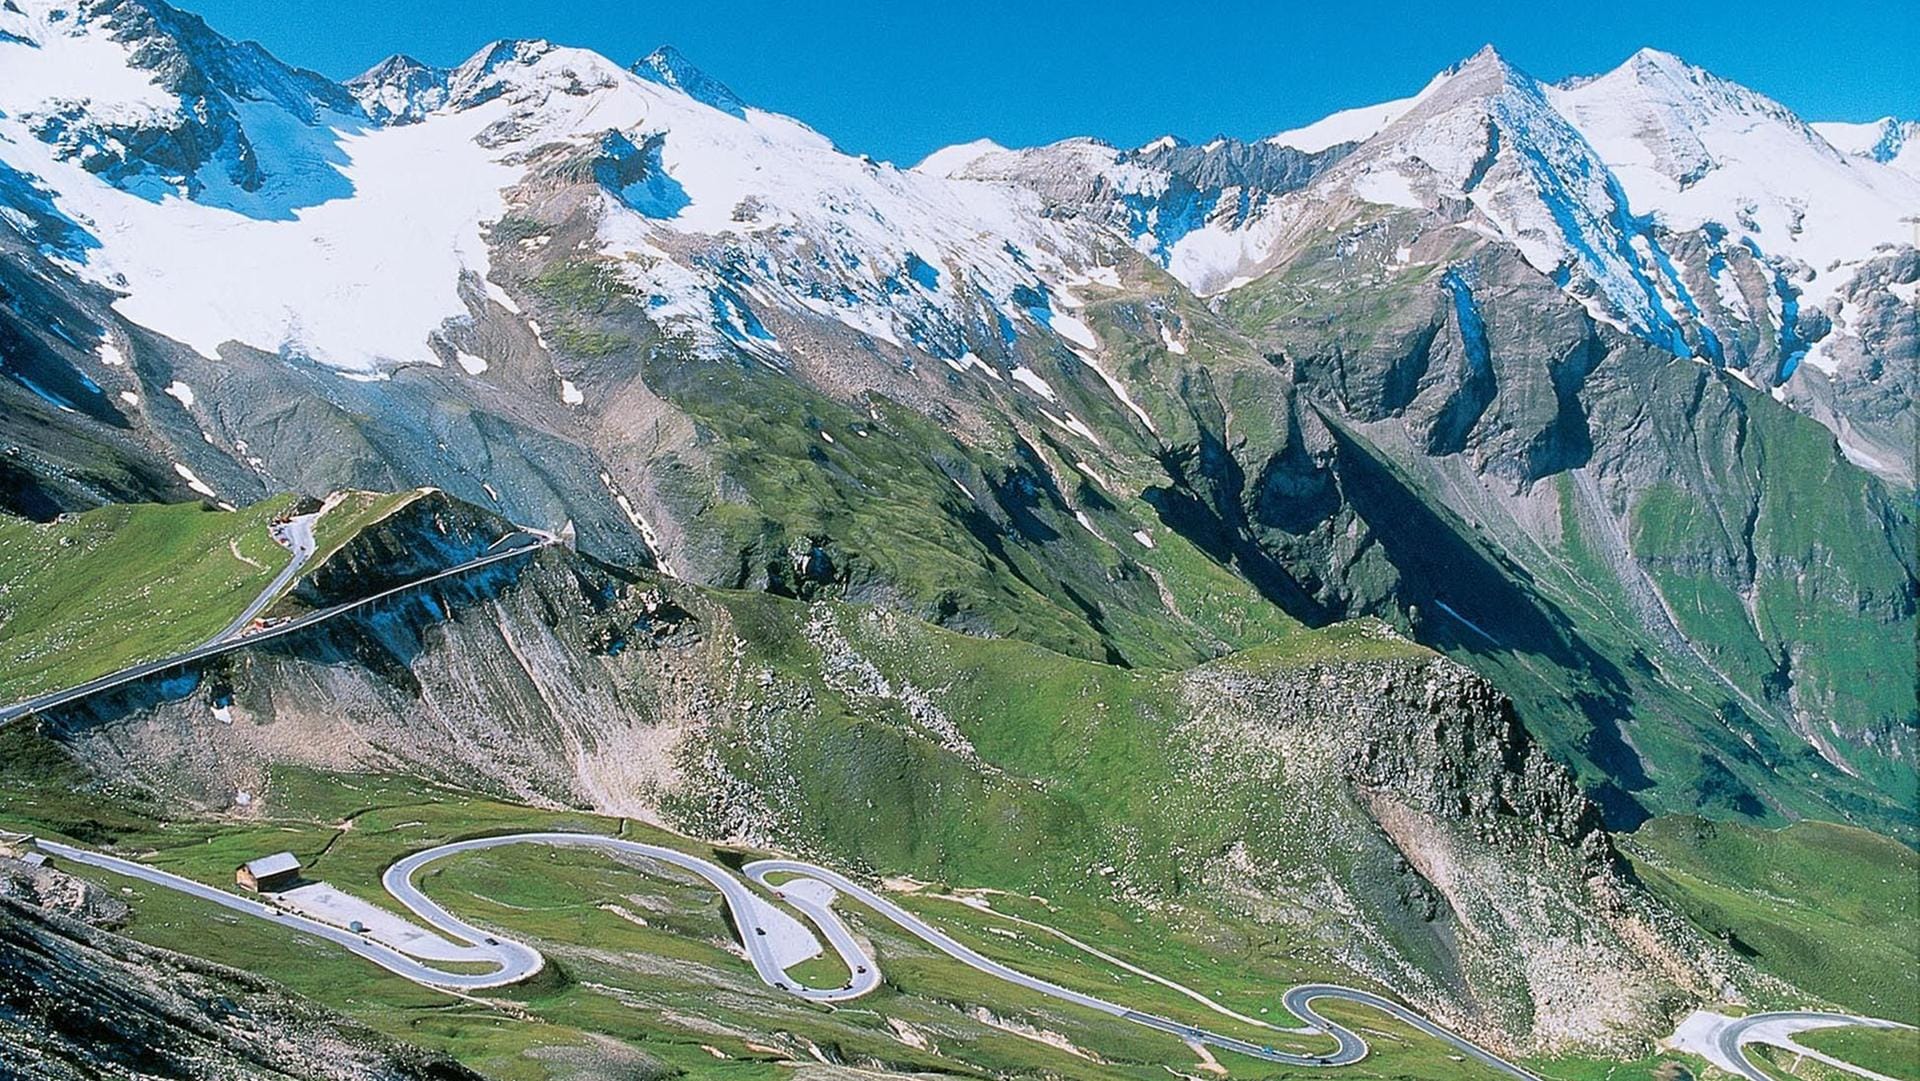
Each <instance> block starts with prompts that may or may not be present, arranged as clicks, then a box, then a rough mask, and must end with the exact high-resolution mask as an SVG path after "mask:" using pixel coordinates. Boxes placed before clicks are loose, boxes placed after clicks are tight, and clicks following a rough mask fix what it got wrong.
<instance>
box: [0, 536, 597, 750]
mask: <svg viewBox="0 0 1920 1081" xmlns="http://www.w3.org/2000/svg"><path fill="white" fill-rule="evenodd" d="M557 543H559V541H558V540H557V539H555V538H553V537H539V536H535V535H533V534H531V533H509V534H507V535H506V536H505V537H502V538H500V539H499V540H498V541H495V542H494V544H493V546H492V547H491V548H489V549H488V550H487V551H486V552H485V553H483V554H481V555H478V556H475V557H474V558H472V559H469V560H467V561H466V562H464V563H457V564H455V565H453V566H451V567H448V568H446V569H445V570H441V571H436V572H435V573H433V574H430V575H427V576H426V577H424V578H417V579H415V580H413V581H411V582H406V583H403V584H401V585H397V586H394V587H392V588H391V589H383V590H381V591H380V592H378V593H375V594H373V595H372V596H370V597H362V598H360V599H359V600H356V601H348V602H346V603H344V604H336V605H334V606H332V607H331V608H322V609H319V610H317V611H313V612H308V613H307V614H305V615H303V616H299V617H297V618H294V619H290V620H288V621H287V622H285V623H282V624H280V625H278V626H274V627H268V628H266V629H265V630H261V631H256V632H255V633H253V634H249V635H246V636H245V637H241V638H217V639H215V640H213V641H211V642H208V643H207V644H205V645H202V646H196V647H195V648H193V649H190V650H187V651H186V652H184V653H176V654H174V655H173V656H171V657H161V658H160V659H158V660H152V661H143V662H142V663H140V664H136V665H132V666H130V667H127V668H122V669H121V670H119V671H118V672H110V673H108V674H106V675H104V676H100V677H98V678H95V679H90V680H88V681H87V682H85V683H82V684H79V685H78V686H74V687H68V688H66V689H65V690H59V691H49V692H47V693H46V694H43V695H39V696H37V697H34V698H29V699H27V700H26V701H24V702H16V703H14V704H13V705H10V706H4V707H0V724H6V723H7V722H9V721H13V720H17V719H19V718H21V717H24V716H26V715H27V714H29V713H37V712H39V711H41V710H46V709H53V708H54V707H56V706H63V705H66V704H67V703H69V702H74V701H78V700H79V699H82V698H85V697H87V696H88V695H91V694H98V693H100V692H101V691H106V690H111V689H113V688H115V687H119V686H122V685H124V684H127V683H132V682H133V681H135V680H139V679H144V678H146V677H147V676H151V675H156V674H158V673H161V672H165V671H167V670H168V669H171V668H178V667H180V666H181V665H183V664H191V663H192V662H194V661H199V660H205V659H206V658H208V657H213V656H217V655H219V654H221V653H225V652H227V651H229V650H234V649H239V648H241V647H243V646H250V645H254V644H255V643H258V642H264V641H266V640H268V639H270V638H278V637H280V636H281V635H284V634H292V633H294V632H295V631H299V630H304V629H306V628H307V627H311V626H313V625H314V624H316V623H322V622H325V621H326V620H329V619H332V618H334V617H335V616H339V615H344V614H346V613H348V612H351V611H353V610H354V609H356V608H361V607H364V606H366V605H369V604H373V603H374V602H376V601H381V600H385V599H386V598H388V597H391V596H393V595H394V594H396V593H404V592H406V591H407V590H409V589H418V588H419V587H421V586H425V585H431V584H433V583H434V582H438V581H440V580H441V579H443V578H451V577H453V576H454V575H457V574H465V573H467V572H468V571H472V570H478V569H480V568H481V567H485V566H488V565H490V564H494V563H498V562H500V561H501V560H503V559H512V558H513V557H515V556H518V555H522V554H524V553H526V552H530V551H534V550H536V549H540V548H545V547H547V546H548V545H552V544H557Z"/></svg>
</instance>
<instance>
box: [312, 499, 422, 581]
mask: <svg viewBox="0 0 1920 1081" xmlns="http://www.w3.org/2000/svg"><path fill="white" fill-rule="evenodd" d="M427 491H428V489H425V488H413V489H409V490H407V491H404V492H357V491H356V492H344V493H342V494H341V496H340V501H339V502H338V503H336V504H334V506H333V507H332V508H331V509H329V510H328V511H327V513H325V514H323V515H321V516H320V519H319V520H318V521H316V522H315V523H314V524H313V558H312V559H311V561H310V566H312V567H318V566H319V565H320V564H322V563H325V562H326V561H327V560H328V559H329V558H331V557H332V555H333V554H334V553H335V552H338V551H339V550H340V549H341V548H343V547H345V546H346V543H347V542H348V541H350V540H352V539H353V538H355V537H357V536H359V535H360V531H361V530H363V529H366V528H368V527H369V526H373V525H378V524H379V523H380V522H382V521H384V520H385V519H387V518H389V517H391V516H392V515H393V514H394V513H395V512H396V511H398V510H400V509H401V508H402V507H405V506H406V505H407V504H409V503H412V502H413V501H414V500H416V499H419V498H420V497H421V496H423V495H425V494H427Z"/></svg>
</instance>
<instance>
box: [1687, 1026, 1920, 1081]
mask: <svg viewBox="0 0 1920 1081" xmlns="http://www.w3.org/2000/svg"><path fill="white" fill-rule="evenodd" d="M1840 1025H1859V1026H1863V1027H1866V1028H1910V1027H1912V1026H1910V1025H1903V1024H1901V1023H1900V1022H1898V1021H1886V1020H1882V1019H1880V1018H1877V1017H1860V1016H1857V1015H1854V1014H1840V1013H1818V1012H1815V1011H1812V1010H1776V1011H1770V1012H1766V1013H1750V1014H1747V1015H1746V1016H1744V1017H1728V1016H1726V1015H1724V1014H1718V1013H1713V1012H1711V1011H1708V1010H1699V1011H1696V1012H1694V1013H1693V1014H1692V1015H1690V1016H1689V1017H1687V1019H1686V1020H1684V1021H1682V1022H1681V1024H1680V1029H1679V1031H1677V1032H1675V1033H1674V1035H1673V1039H1672V1041H1671V1042H1672V1044H1673V1045H1674V1046H1675V1047H1676V1048H1678V1049H1679V1050H1682V1051H1690V1052H1692V1053H1694V1054H1697V1055H1699V1056H1701V1057H1702V1058H1705V1059H1706V1060H1707V1061H1708V1062H1711V1063H1713V1064H1714V1065H1715V1066H1718V1067H1720V1068H1721V1069H1723V1070H1726V1071H1727V1072H1729V1073H1733V1074H1738V1075H1739V1076H1741V1077H1744V1078H1746V1079H1747V1081H1775V1076H1774V1075H1773V1074H1770V1073H1768V1072H1767V1071H1766V1070H1765V1069H1763V1068H1761V1066H1760V1065H1759V1064H1758V1063H1756V1062H1754V1061H1753V1060H1752V1059H1750V1058H1748V1057H1747V1052H1746V1047H1747V1045H1748V1044H1751V1043H1764V1044H1771V1045H1773V1046H1775V1047H1782V1048H1786V1049H1787V1050H1790V1051H1792V1052H1794V1053H1796V1054H1801V1055H1805V1056H1808V1057H1810V1058H1815V1059H1819V1060H1820V1061H1822V1062H1825V1063H1827V1064H1828V1065H1831V1066H1835V1067H1837V1068H1839V1069H1842V1070H1846V1071H1847V1072H1849V1073H1853V1074H1857V1075H1859V1076H1862V1077H1866V1078H1869V1079H1874V1081H1893V1079H1892V1078H1888V1077H1886V1076H1885V1075H1883V1074H1877V1073H1874V1072H1873V1071H1871V1070H1868V1069H1865V1068H1863V1067H1860V1066H1855V1065H1853V1064H1852V1063H1850V1062H1844V1061H1842V1060H1840V1059H1837V1058H1834V1057H1833V1056H1831V1055H1827V1054H1823V1053H1822V1052H1819V1051H1814V1050H1812V1049H1810V1048H1807V1047H1803V1046H1801V1045H1800V1044H1797V1043H1795V1042H1793V1036H1794V1035H1795V1034H1797V1033H1801V1032H1807V1031H1810V1030H1812V1029H1820V1028H1835V1027H1838V1026H1840Z"/></svg>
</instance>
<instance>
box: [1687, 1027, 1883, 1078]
mask: <svg viewBox="0 0 1920 1081" xmlns="http://www.w3.org/2000/svg"><path fill="white" fill-rule="evenodd" d="M1782 1024H1784V1025H1785V1026H1787V1027H1788V1028H1792V1027H1795V1026H1799V1025H1805V1026H1806V1027H1810V1028H1812V1027H1820V1028H1824V1027H1829V1026H1832V1025H1836V1024H1845V1025H1865V1026H1868V1027H1870V1028H1904V1027H1906V1026H1903V1025H1899V1024H1897V1023H1895V1022H1892V1021H1882V1020H1880V1019H1879V1018H1875V1017H1854V1016H1850V1015H1844V1014H1831V1013H1815V1012H1812V1011H1809V1010H1784V1011H1777V1012H1774V1013H1751V1014H1748V1015H1747V1016H1745V1017H1737V1018H1733V1019H1731V1020H1729V1021H1728V1022H1727V1024H1726V1025H1724V1026H1722V1027H1721V1029H1720V1030H1719V1031H1718V1032H1716V1033H1714V1042H1715V1044H1716V1049H1717V1050H1718V1051H1719V1052H1720V1057H1721V1058H1723V1059H1724V1060H1725V1062H1726V1063H1727V1064H1730V1065H1732V1066H1733V1067H1734V1068H1735V1069H1736V1070H1738V1071H1739V1072H1740V1074H1741V1076H1743V1077H1745V1078H1746V1079H1747V1081H1775V1079H1774V1078H1773V1076H1772V1075H1770V1074H1768V1073H1767V1072H1766V1071H1765V1070H1763V1069H1761V1068H1760V1067H1759V1066H1758V1065H1756V1064H1755V1063H1754V1061H1753V1060H1752V1059H1750V1058H1748V1057H1747V1052H1746V1045H1747V1044H1748V1043H1749V1042H1752V1040H1753V1037H1754V1036H1755V1035H1756V1033H1755V1032H1754V1030H1755V1029H1758V1028H1760V1027H1761V1026H1763V1025H1765V1026H1778V1025H1782ZM1852 1069H1853V1072H1855V1073H1859V1072H1861V1071H1860V1070H1859V1069H1858V1068H1857V1067H1853V1068H1852Z"/></svg>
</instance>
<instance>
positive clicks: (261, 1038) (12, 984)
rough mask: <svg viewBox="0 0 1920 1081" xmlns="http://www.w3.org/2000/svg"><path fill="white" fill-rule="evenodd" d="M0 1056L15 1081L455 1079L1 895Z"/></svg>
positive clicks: (435, 1065) (446, 1066) (459, 1076)
mask: <svg viewBox="0 0 1920 1081" xmlns="http://www.w3.org/2000/svg"><path fill="white" fill-rule="evenodd" d="M0 1055H4V1064H5V1072H6V1075H7V1076H8V1077H10V1078H18V1079H20V1081H78V1079H81V1078H115V1079H119V1078H125V1079H133V1078H146V1077H176V1078H190V1079H195V1081H199V1079H206V1081H214V1079H220V1081H228V1079H237V1078H262V1079H266V1078H280V1077H311V1078H316V1079H322V1078H324V1079H326V1081H349V1079H351V1081H367V1079H377V1081H464V1079H468V1078H476V1077H478V1075H477V1074H474V1073H472V1072H470V1071H468V1070H467V1069H465V1068H464V1067H462V1066H460V1065H458V1064H457V1063H455V1062H453V1061H452V1060H450V1059H447V1058H445V1057H442V1056H437V1055H432V1054H429V1053H427V1052H424V1051H421V1050H419V1049H418V1048H413V1047H408V1046H405V1045H401V1044H396V1043H394V1042H393V1041H392V1040H390V1039H388V1038H386V1037H384V1036H380V1035H378V1034H376V1033H374V1032H373V1031H372V1030H370V1029H367V1028H364V1027H362V1026H360V1025H356V1024H353V1023H352V1022H349V1021H347V1020H345V1019H344V1018H341V1017H339V1016H338V1015H335V1014H332V1013H329V1012H328V1011H326V1010H324V1009H322V1008H320V1007H319V1006H316V1005H314V1004H313V1003H311V1002H308V1001H306V1000H304V999H300V998H296V997H294V996H293V995H292V994H290V993H289V992H287V991H285V990H283V989H281V988H280V987H278V986H277V985H275V984H273V983H272V982H271V981H268V980H266V979H263V978H261V977H259V976H256V975H253V974H250V973H246V972H241V971H239V970H237V969H231V968H226V967H224V966H222V965H215V964H211V963H209V962H206V961H200V960H196V959H194V958H191V957H186V956H184V955H181V954H177V953H172V952H169V951H166V950H161V949H156V948H154V947H151V946H146V945H142V944H140V943H138V942H135V941H133V940H131V939H128V938H122V937H121V936H119V935H116V934H113V933H111V932H108V931H102V930H98V929H96V928H94V927H90V926H88V925H87V924H85V923H82V922H79V921H78V920H74V919H71V918H68V917H67V916H64V915H60V914H58V913H56V912H53V911H49V910H48V909H44V908H40V907H36V906H34V905H32V904H23V903H21V902H20V901H17V900H14V899H12V898H11V897H8V896H5V895H0Z"/></svg>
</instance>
